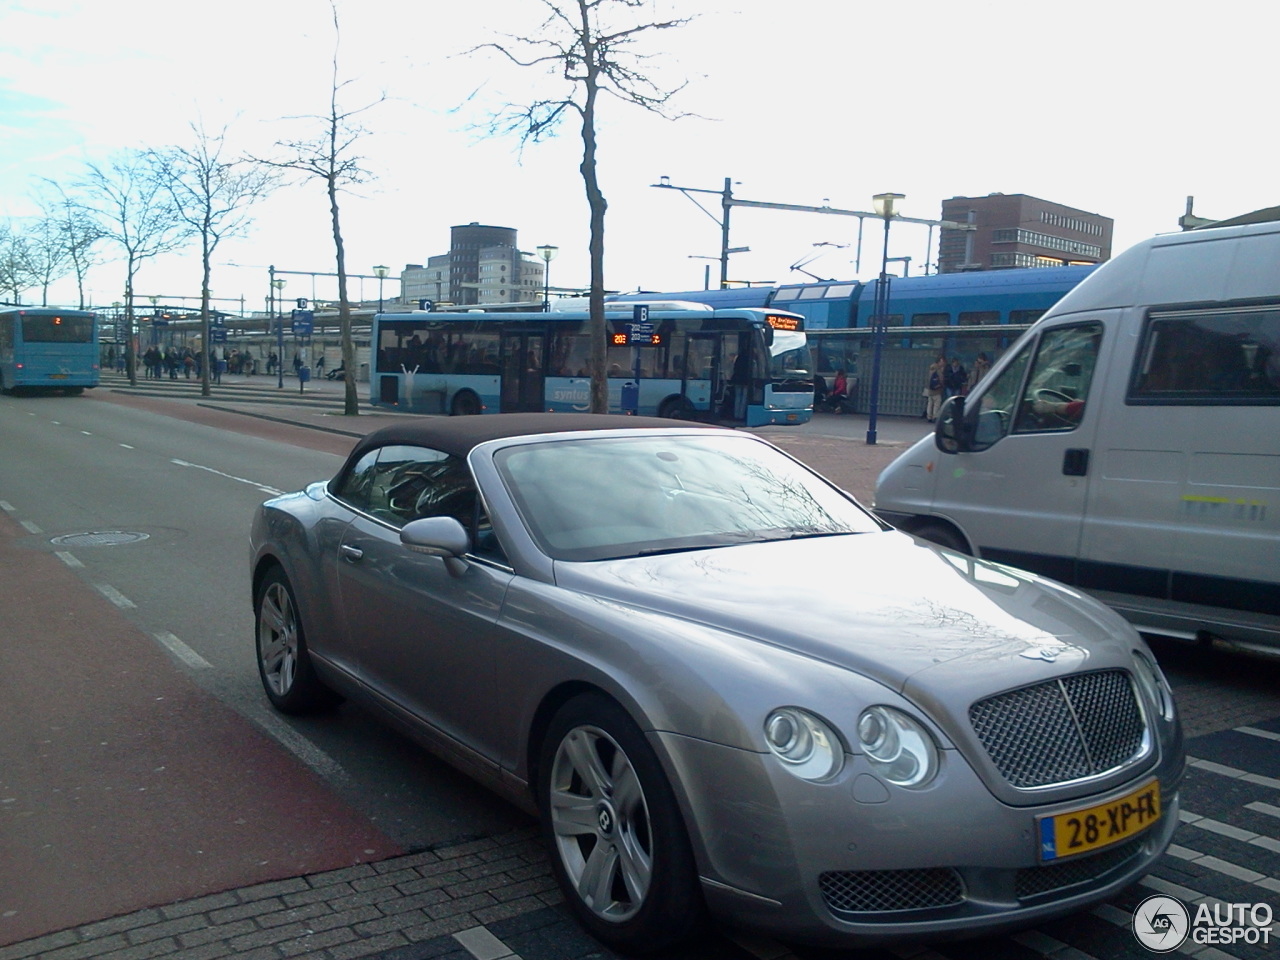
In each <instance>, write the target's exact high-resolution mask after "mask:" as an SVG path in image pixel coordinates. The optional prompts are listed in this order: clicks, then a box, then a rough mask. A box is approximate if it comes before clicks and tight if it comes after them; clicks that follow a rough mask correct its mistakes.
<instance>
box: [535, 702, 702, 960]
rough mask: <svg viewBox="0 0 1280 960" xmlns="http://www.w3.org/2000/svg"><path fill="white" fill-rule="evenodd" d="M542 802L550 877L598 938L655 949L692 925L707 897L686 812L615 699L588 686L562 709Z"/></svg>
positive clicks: (551, 739)
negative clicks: (686, 824)
mask: <svg viewBox="0 0 1280 960" xmlns="http://www.w3.org/2000/svg"><path fill="white" fill-rule="evenodd" d="M538 801H539V807H540V808H541V812H542V830H543V834H544V836H545V837H546V839H547V843H548V845H549V846H550V848H551V862H552V867H553V869H554V871H555V875H556V879H557V881H559V884H560V888H561V890H562V891H563V892H564V895H565V900H566V901H567V902H568V904H569V906H570V908H571V909H572V910H573V912H574V914H575V915H576V916H577V917H578V920H579V921H580V922H581V923H582V925H583V926H584V927H586V928H587V929H588V930H589V931H590V932H591V933H592V934H593V935H594V936H595V937H596V938H597V939H599V940H600V941H602V942H603V943H605V944H607V945H609V946H610V947H612V948H614V949H615V950H619V951H621V952H623V953H652V952H655V951H658V950H663V949H666V948H668V947H671V946H673V945H675V944H677V943H679V942H680V941H682V940H685V939H687V938H688V937H690V936H691V935H692V934H693V932H694V931H695V929H696V928H697V927H698V925H699V923H700V922H701V919H702V913H703V904H702V896H701V891H700V889H699V885H698V877H697V868H696V866H695V863H694V859H693V852H692V849H691V847H690V845H689V839H688V836H687V834H686V832H685V828H684V821H683V820H682V818H681V816H680V810H679V807H678V805H677V803H676V799H675V794H674V793H673V792H672V790H671V786H670V784H668V783H667V779H666V776H665V775H664V774H663V772H662V766H661V764H659V762H658V758H657V756H656V755H655V754H654V752H653V748H652V747H650V746H649V743H648V741H646V740H645V737H644V734H643V733H641V732H640V729H639V727H637V726H636V724H635V722H634V721H633V720H632V719H631V718H630V717H629V716H628V715H627V714H626V712H625V711H624V710H622V708H621V707H619V706H618V705H617V704H616V703H614V702H613V701H611V700H608V699H606V698H605V697H603V696H600V695H598V694H585V695H583V696H579V697H576V698H575V699H573V700H570V701H569V702H568V703H567V704H565V705H564V707H562V708H561V709H560V712H559V713H557V714H556V716H555V718H554V720H553V721H552V723H551V726H550V728H549V730H548V733H547V738H546V740H545V741H544V743H543V748H542V757H541V763H540V765H539V776H538Z"/></svg>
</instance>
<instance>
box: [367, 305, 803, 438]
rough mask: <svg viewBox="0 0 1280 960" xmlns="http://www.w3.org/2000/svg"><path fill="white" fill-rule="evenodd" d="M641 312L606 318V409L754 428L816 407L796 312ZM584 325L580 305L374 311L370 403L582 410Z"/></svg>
mask: <svg viewBox="0 0 1280 960" xmlns="http://www.w3.org/2000/svg"><path fill="white" fill-rule="evenodd" d="M664 306H666V305H664ZM640 310H642V311H644V312H643V313H642V312H640ZM640 310H635V309H634V308H633V307H632V305H631V304H627V305H626V312H625V313H623V312H614V313H613V315H612V316H607V318H606V324H607V327H608V330H607V336H608V338H609V342H608V344H607V346H606V353H607V358H606V368H607V372H608V377H609V411H610V412H611V413H630V414H638V415H642V416H659V417H672V418H676V419H684V420H700V421H707V422H712V423H730V424H740V425H743V426H751V427H757V426H765V425H768V424H799V423H805V422H807V421H808V420H809V419H810V417H811V416H812V413H813V376H812V370H811V360H810V356H809V347H808V341H807V339H806V337H805V333H804V321H803V318H802V317H800V316H798V315H796V314H793V313H784V312H782V311H776V310H762V309H746V310H712V309H711V308H709V307H705V306H704V307H701V308H700V309H698V308H694V309H650V308H648V307H641V308H640ZM589 324H590V320H589V317H588V314H587V313H586V312H581V311H575V312H564V313H541V312H539V313H399V314H379V315H378V316H376V317H375V318H374V321H373V330H372V338H371V340H372V343H371V345H372V348H373V369H372V371H371V374H370V377H369V380H370V398H369V399H370V402H371V403H372V404H374V405H375V406H384V407H387V406H392V407H396V408H398V409H401V410H409V411H413V412H416V413H448V414H452V415H463V414H479V413H508V412H514V411H533V410H540V411H549V412H570V411H578V412H581V411H585V410H587V409H589V407H590V398H591V378H590V372H589V367H588V360H589V357H590V353H591V338H590V333H589Z"/></svg>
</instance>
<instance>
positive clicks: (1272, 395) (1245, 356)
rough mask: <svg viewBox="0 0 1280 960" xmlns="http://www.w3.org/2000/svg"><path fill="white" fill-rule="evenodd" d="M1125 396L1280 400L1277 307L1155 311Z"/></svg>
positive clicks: (1212, 401)
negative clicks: (1127, 394) (1127, 393)
mask: <svg viewBox="0 0 1280 960" xmlns="http://www.w3.org/2000/svg"><path fill="white" fill-rule="evenodd" d="M1128 401H1129V402H1130V403H1135V404H1144V403H1145V404H1170V405H1175V404H1176V405H1182V404H1187V405H1189V404H1204V405H1219V404H1221V405H1243V404H1280V307H1276V306H1267V307H1250V308H1241V309H1238V310H1194V311H1179V312H1160V313H1156V312H1153V313H1152V314H1151V315H1150V316H1149V317H1148V318H1147V322H1146V324H1145V326H1144V328H1143V333H1142V344H1141V347H1140V348H1139V350H1138V363H1137V366H1136V368H1135V370H1134V375H1133V379H1132V381H1131V382H1130V385H1129V396H1128Z"/></svg>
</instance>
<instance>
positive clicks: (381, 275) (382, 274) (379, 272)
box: [373, 264, 387, 313]
mask: <svg viewBox="0 0 1280 960" xmlns="http://www.w3.org/2000/svg"><path fill="white" fill-rule="evenodd" d="M373 275H374V276H375V277H377V278H378V312H379V313H381V312H382V281H383V280H385V279H387V268H386V267H384V266H383V265H382V264H378V265H377V266H376V267H374V268H373Z"/></svg>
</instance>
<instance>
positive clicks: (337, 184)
mask: <svg viewBox="0 0 1280 960" xmlns="http://www.w3.org/2000/svg"><path fill="white" fill-rule="evenodd" d="M329 6H330V9H331V10H332V11H333V32H334V43H333V74H332V82H331V83H330V85H329V109H328V112H327V113H325V114H324V115H317V116H310V117H293V118H291V119H295V120H300V119H305V120H309V121H312V122H319V123H320V124H322V125H323V126H322V130H321V132H320V133H318V134H316V135H315V136H313V137H310V138H306V139H300V140H278V141H276V147H277V148H278V149H279V150H280V151H281V154H282V156H281V157H279V158H277V159H270V158H260V157H255V158H254V160H255V161H256V162H257V163H262V164H265V165H266V166H268V167H273V168H275V169H277V170H292V171H294V172H296V173H298V174H301V175H302V177H303V178H304V179H308V178H314V179H318V180H321V181H323V183H324V185H325V191H326V193H327V194H328V197H329V219H330V223H331V224H332V227H333V247H334V254H335V257H336V260H337V273H338V326H339V330H340V331H341V336H342V368H343V371H344V374H343V382H344V385H345V387H346V390H345V396H344V402H343V413H344V414H346V415H347V416H351V417H354V416H358V415H359V413H360V404H359V400H358V398H357V395H356V348H355V342H354V340H353V339H352V337H351V301H350V299H349V298H348V297H347V255H346V249H345V247H344V246H343V242H342V222H341V217H340V215H339V209H338V194H339V193H341V192H342V191H343V190H344V189H345V188H347V187H350V186H354V185H358V184H361V183H365V182H367V181H368V180H370V179H372V174H370V173H369V171H368V170H366V169H365V168H364V167H363V166H362V164H363V158H362V157H360V156H357V155H356V154H355V153H354V150H355V146H356V143H357V142H358V141H359V140H360V139H361V138H362V137H364V136H367V135H368V131H367V130H366V129H364V128H363V127H361V126H360V125H359V123H357V122H356V118H357V117H359V116H360V115H361V114H362V113H364V112H366V111H367V110H370V109H372V108H373V107H375V106H377V105H378V104H379V103H381V102H382V101H383V100H385V99H386V98H385V97H378V98H377V99H376V100H374V101H373V102H371V103H367V104H365V105H364V106H362V107H357V108H355V109H351V110H348V109H344V108H342V107H340V106H339V95H340V94H341V93H342V91H343V90H344V89H345V88H346V87H347V86H349V85H350V84H351V82H352V81H350V80H344V81H340V80H339V79H338V77H339V72H338V48H339V45H340V41H341V39H342V34H341V30H340V28H339V24H338V8H337V6H336V5H334V4H333V2H332V0H330V5H329ZM280 362H281V363H283V362H284V357H281V358H280Z"/></svg>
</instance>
